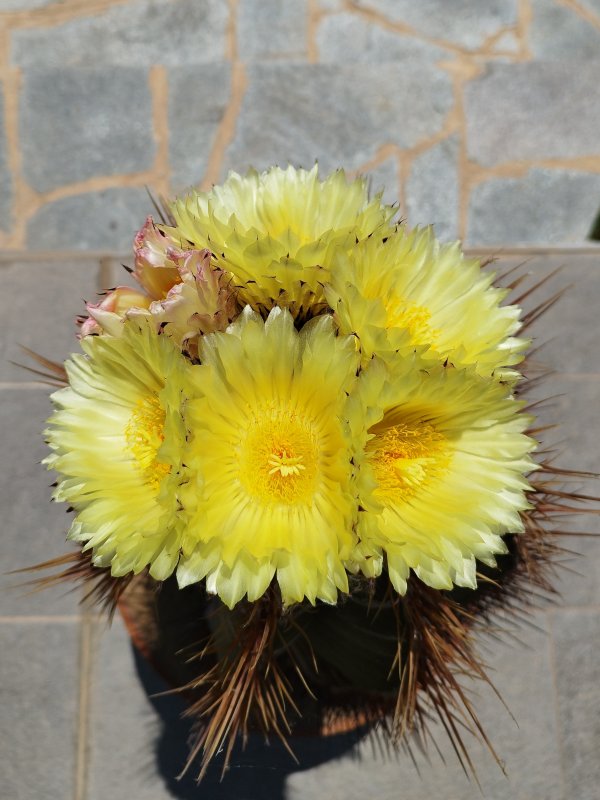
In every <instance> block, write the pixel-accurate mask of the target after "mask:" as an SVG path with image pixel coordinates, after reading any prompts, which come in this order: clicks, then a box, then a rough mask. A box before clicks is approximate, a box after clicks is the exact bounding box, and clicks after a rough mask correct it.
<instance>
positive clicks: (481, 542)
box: [46, 167, 536, 607]
mask: <svg viewBox="0 0 600 800" xmlns="http://www.w3.org/2000/svg"><path fill="white" fill-rule="evenodd" d="M394 213H395V209H394V208H393V207H389V206H386V205H384V204H382V202H381V198H380V197H379V196H377V197H375V198H374V199H370V198H369V194H368V191H367V186H366V183H365V181H364V180H363V179H358V180H354V181H348V180H347V178H346V177H345V175H344V173H343V172H341V171H339V172H336V173H334V174H332V175H330V176H329V177H327V178H326V179H325V180H321V179H320V178H319V175H318V172H317V168H316V167H315V168H314V169H312V170H310V171H304V170H296V169H293V168H291V167H290V168H288V169H285V170H282V169H279V168H272V169H270V170H268V171H267V172H264V173H260V174H259V173H257V172H254V171H251V172H250V173H248V174H247V175H246V176H244V177H241V176H239V175H237V174H235V173H232V174H230V176H229V177H228V179H227V180H226V181H225V182H224V184H223V185H222V186H216V187H214V188H213V189H212V190H211V191H209V192H205V193H203V192H201V193H198V192H193V193H191V194H190V195H189V196H188V197H186V198H185V199H180V200H176V201H175V202H173V203H172V205H171V207H170V215H171V222H173V223H174V224H171V225H168V224H155V223H154V222H153V221H152V219H151V218H148V220H147V221H146V224H145V225H144V227H143V228H142V230H141V231H140V232H139V234H138V235H137V236H136V238H135V242H134V249H135V269H134V270H133V275H134V277H135V278H136V279H137V281H138V283H139V285H140V289H132V288H129V287H117V288H116V289H114V290H112V291H111V292H109V293H108V294H107V295H106V296H105V297H104V299H103V300H102V302H100V303H98V304H95V305H89V306H88V312H89V318H88V319H87V320H86V321H85V323H84V324H83V326H82V330H81V347H82V349H83V354H78V355H73V356H72V357H71V358H70V359H69V361H68V362H67V364H66V368H67V372H68V377H69V386H67V387H66V388H64V389H61V390H59V391H58V392H56V393H55V394H54V395H53V401H54V403H55V405H56V410H55V411H54V413H53V415H52V417H51V419H50V424H49V429H48V431H47V438H48V442H49V445H50V447H51V450H52V452H51V454H50V455H49V456H48V458H47V459H46V463H47V465H48V467H49V468H52V469H54V470H56V471H57V472H58V473H59V476H60V477H59V482H58V486H57V489H56V492H55V497H56V499H57V500H64V501H66V502H68V503H69V504H70V505H71V506H72V507H73V508H74V509H75V511H76V516H75V518H74V522H73V524H72V527H71V530H70V532H69V537H70V538H71V539H72V540H74V541H76V542H79V543H81V544H82V545H83V547H84V549H85V550H91V551H92V560H93V563H94V564H95V565H97V566H98V567H110V568H111V571H112V574H113V575H115V576H121V575H126V574H128V573H130V572H134V573H137V572H140V571H142V570H144V569H145V568H149V571H150V574H151V575H152V576H153V577H154V578H156V579H158V580H164V579H166V578H167V577H168V576H169V575H171V574H173V573H176V575H177V579H178V581H179V584H180V586H186V585H188V584H192V583H196V582H199V581H205V582H206V588H207V590H208V591H209V592H211V593H214V594H217V595H218V596H219V597H220V598H221V599H222V600H223V602H224V603H226V604H227V605H228V606H229V607H233V606H234V605H235V604H236V603H237V602H238V601H239V600H241V599H242V598H243V597H245V596H247V598H248V600H250V601H253V600H256V599H258V598H259V597H261V595H263V594H264V593H265V591H266V590H267V588H268V587H269V585H270V584H271V583H272V582H273V581H276V582H277V584H278V586H279V589H280V591H281V596H282V600H283V602H284V604H285V605H289V604H292V603H296V602H300V601H302V600H304V599H305V598H306V599H307V600H308V601H310V602H311V603H314V602H315V601H316V600H317V599H319V600H323V601H325V602H328V603H335V602H336V601H337V599H338V592H348V590H349V583H348V578H349V575H352V574H354V575H360V574H362V575H365V576H367V577H371V578H373V577H377V576H378V575H379V574H381V573H382V571H387V572H388V573H389V577H390V580H391V582H392V584H393V586H394V587H395V589H396V590H397V591H398V592H399V593H401V594H404V593H405V592H406V590H407V582H408V581H411V580H421V581H424V582H425V583H427V584H428V585H430V586H432V587H435V588H438V589H451V588H452V587H453V585H457V586H464V587H472V588H475V587H476V585H477V583H476V575H477V572H476V570H477V566H476V564H477V560H479V561H481V562H483V563H484V564H487V565H493V564H494V557H495V555H497V554H500V553H504V552H506V546H505V543H504V540H503V538H502V537H503V536H504V535H505V534H507V533H519V532H520V531H522V529H523V524H522V520H521V512H523V511H525V510H526V509H528V508H529V504H528V500H527V491H528V490H529V489H530V486H529V483H528V481H527V477H526V476H527V474H528V473H530V472H531V471H532V470H533V469H534V468H535V464H534V462H533V461H532V459H531V457H530V453H531V451H532V450H533V449H534V447H535V444H536V443H535V441H534V440H533V439H531V438H530V437H529V436H528V435H527V433H526V430H527V429H528V427H529V426H530V424H531V421H532V420H531V417H530V416H528V415H527V414H526V413H524V411H523V403H522V402H520V401H519V400H517V399H515V396H514V387H515V384H516V382H517V381H518V379H519V377H520V376H519V373H518V371H517V368H516V367H517V365H518V364H519V362H520V361H521V360H522V359H523V356H524V351H525V349H526V347H527V342H526V341H525V340H524V339H521V338H517V333H518V331H519V328H520V322H519V314H520V309H519V308H518V307H517V306H511V305H502V301H503V300H504V298H505V296H506V291H505V290H502V289H499V288H496V287H494V286H493V284H492V280H493V275H492V274H491V273H490V272H488V271H482V270H481V268H480V265H479V264H478V263H477V262H476V261H474V260H468V259H465V258H464V257H463V255H462V253H461V251H460V248H459V246H458V244H451V245H440V244H439V243H438V242H437V240H436V239H435V238H434V235H433V233H432V231H431V229H429V228H426V229H415V230H412V231H411V230H408V229H407V228H406V227H405V226H404V225H400V224H397V223H395V222H394V219H393V217H394ZM411 570H412V572H413V573H414V575H412V576H411Z"/></svg>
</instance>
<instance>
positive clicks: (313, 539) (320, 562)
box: [177, 307, 357, 607]
mask: <svg viewBox="0 0 600 800" xmlns="http://www.w3.org/2000/svg"><path fill="white" fill-rule="evenodd" d="M202 344H203V348H202V353H201V356H202V361H203V364H202V366H195V367H193V370H194V375H195V384H196V391H197V394H198V395H199V396H198V397H197V398H196V399H193V400H191V401H190V402H189V403H188V407H187V417H188V424H189V426H190V429H191V430H192V431H193V433H194V437H193V441H192V442H191V448H190V455H189V464H190V467H191V468H193V470H194V472H195V474H196V480H197V485H198V488H197V492H198V503H197V508H196V509H195V512H194V514H193V515H192V516H191V518H190V521H189V524H188V529H187V531H186V536H185V540H184V544H183V556H182V560H181V562H180V565H179V568H178V572H177V574H178V579H179V583H180V585H182V586H184V585H187V584H189V583H193V582H196V581H200V580H202V579H203V578H204V577H206V585H207V588H208V590H209V591H210V592H213V593H216V594H218V595H219V596H220V597H221V599H222V600H223V601H224V602H225V603H226V604H227V605H228V606H230V607H233V606H234V605H235V604H236V603H237V602H238V601H239V600H240V599H241V598H242V597H243V596H244V595H246V594H247V595H248V599H249V600H256V599H257V598H258V597H260V596H261V595H262V594H263V593H264V592H265V590H266V589H267V587H268V586H269V584H270V582H271V580H272V579H273V577H274V576H276V579H277V582H278V583H279V587H280V589H281V595H282V598H283V601H284V603H286V604H290V603H294V602H298V601H301V600H302V599H303V598H304V597H306V598H308V599H309V600H310V601H311V602H312V603H314V602H315V600H316V599H317V598H320V599H322V600H325V601H326V602H330V603H334V602H335V601H336V598H337V592H338V590H341V591H347V589H348V583H347V575H346V571H345V569H344V561H345V560H346V559H349V558H350V557H351V555H352V551H353V548H354V546H355V544H356V536H355V534H354V531H353V523H354V521H355V516H356V502H355V498H354V496H353V493H352V475H353V467H352V464H351V460H350V459H351V453H350V446H349V441H348V440H347V436H346V426H345V425H344V423H343V415H342V411H343V408H344V404H345V400H346V394H345V392H346V391H347V390H349V389H350V387H351V385H352V384H353V382H354V381H355V380H356V378H355V374H356V368H357V355H356V348H355V346H354V341H353V339H352V337H338V336H336V335H335V330H334V326H333V322H332V320H331V318H330V317H329V316H323V317H320V318H319V319H317V320H314V322H312V323H310V324H308V325H306V326H305V327H304V328H303V329H302V331H301V332H300V333H298V332H297V331H296V329H295V328H294V321H293V319H292V317H291V315H290V314H289V313H288V312H287V311H285V310H281V309H278V308H275V309H273V311H271V313H270V314H269V317H268V319H267V321H266V322H263V320H262V319H261V318H260V317H259V316H258V315H257V314H256V313H255V312H253V311H252V310H251V309H250V308H249V307H246V308H245V310H244V311H243V312H242V314H241V316H240V318H239V319H238V321H237V322H236V323H234V324H233V325H232V326H231V327H230V328H229V330H228V332H226V333H215V334H211V335H208V336H206V337H204V338H203V340H202Z"/></svg>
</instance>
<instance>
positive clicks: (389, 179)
mask: <svg viewBox="0 0 600 800" xmlns="http://www.w3.org/2000/svg"><path fill="white" fill-rule="evenodd" d="M361 174H364V176H365V177H366V178H367V180H368V181H369V187H370V190H371V196H373V195H375V194H379V193H380V192H383V195H382V198H383V202H384V203H387V204H388V205H393V204H394V203H395V204H396V205H399V202H400V192H399V188H400V187H399V185H398V184H399V180H398V161H397V159H396V158H394V156H390V157H389V158H386V159H385V160H384V161H382V162H381V163H380V164H378V165H377V166H376V167H372V168H371V169H369V170H367V171H365V172H364V173H363V172H361Z"/></svg>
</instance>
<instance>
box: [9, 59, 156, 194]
mask: <svg viewBox="0 0 600 800" xmlns="http://www.w3.org/2000/svg"><path fill="white" fill-rule="evenodd" d="M20 130H21V137H22V149H23V170H24V175H25V178H26V180H27V181H28V183H29V184H30V185H31V186H32V187H33V188H34V189H37V190H38V191H42V192H44V191H48V190H50V189H54V188H56V187H58V186H62V185H64V184H68V183H74V182H77V181H83V180H86V179H88V178H93V177H95V176H98V175H118V174H121V173H130V172H141V171H143V170H146V169H149V168H150V167H151V166H152V163H153V160H154V152H155V143H154V138H153V132H152V99H151V97H150V87H149V85H148V74H147V72H146V70H144V69H137V68H135V67H129V68H125V67H119V68H115V67H102V68H94V69H83V68H80V69H70V68H67V69H41V70H40V69H37V70H30V71H28V72H27V73H26V75H25V80H24V84H23V89H22V93H21V103H20Z"/></svg>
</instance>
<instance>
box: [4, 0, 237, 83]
mask: <svg viewBox="0 0 600 800" xmlns="http://www.w3.org/2000/svg"><path fill="white" fill-rule="evenodd" d="M227 19H228V9H227V3H225V2H223V1H222V0H176V2H170V0H137V2H135V0H134V2H129V3H126V4H124V5H115V6H113V7H112V8H107V9H105V10H104V11H101V12H96V13H90V14H89V15H88V16H79V17H77V19H73V20H69V21H68V22H64V23H63V24H62V25H54V26H52V27H50V28H47V27H44V28H28V29H23V30H17V31H15V32H14V33H13V38H12V60H13V63H15V64H17V65H18V66H21V67H36V66H56V67H59V66H60V67H62V66H83V65H93V66H99V65H101V64H111V65H119V66H146V67H147V66H150V65H152V64H167V65H176V64H189V63H191V62H193V63H206V62H210V61H218V60H221V59H223V58H224V57H225V31H226V26H227Z"/></svg>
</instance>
